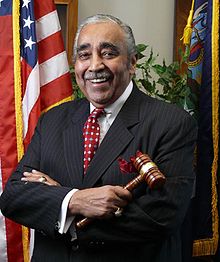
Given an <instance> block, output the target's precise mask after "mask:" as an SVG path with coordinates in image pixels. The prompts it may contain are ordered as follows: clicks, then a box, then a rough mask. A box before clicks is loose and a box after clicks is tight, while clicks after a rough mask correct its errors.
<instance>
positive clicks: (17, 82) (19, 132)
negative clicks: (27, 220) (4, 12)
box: [12, 0, 30, 262]
mask: <svg viewBox="0 0 220 262" xmlns="http://www.w3.org/2000/svg"><path fill="white" fill-rule="evenodd" d="M19 16H20V1H19V0H13V13H12V17H13V50H14V91H15V118H16V139H17V158H18V161H20V159H21V158H22V156H23V154H24V145H23V118H22V92H21V90H22V88H21V56H20V26H19V25H20V23H19ZM22 244H23V256H24V262H29V261H30V256H29V229H28V228H26V227H24V226H22Z"/></svg>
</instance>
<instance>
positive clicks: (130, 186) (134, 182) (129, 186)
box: [76, 175, 145, 229]
mask: <svg viewBox="0 0 220 262" xmlns="http://www.w3.org/2000/svg"><path fill="white" fill-rule="evenodd" d="M144 179H145V176H143V175H138V176H137V177H135V178H134V179H132V180H131V181H130V182H129V183H128V184H127V185H126V186H125V187H124V188H125V189H127V190H129V191H130V192H132V190H134V189H135V188H136V187H138V186H139V185H140V184H141V183H142V182H143V181H144ZM92 221H93V219H91V218H87V217H86V218H83V219H82V220H80V221H78V222H77V223H76V228H77V229H82V228H84V227H85V226H87V225H89V224H90V223H91V222H92Z"/></svg>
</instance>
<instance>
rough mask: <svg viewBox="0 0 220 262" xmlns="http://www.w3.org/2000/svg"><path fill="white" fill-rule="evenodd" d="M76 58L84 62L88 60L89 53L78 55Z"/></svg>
mask: <svg viewBox="0 0 220 262" xmlns="http://www.w3.org/2000/svg"><path fill="white" fill-rule="evenodd" d="M78 57H79V59H80V60H86V59H88V58H89V53H79V54H78Z"/></svg>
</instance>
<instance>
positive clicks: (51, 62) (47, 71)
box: [39, 51, 69, 86]
mask: <svg viewBox="0 0 220 262" xmlns="http://www.w3.org/2000/svg"><path fill="white" fill-rule="evenodd" d="M39 69H40V86H44V85H46V84H48V83H49V82H51V81H53V80H55V79H56V78H58V77H60V76H62V75H64V74H66V73H67V72H69V66H68V63H67V56H66V51H63V52H62V53H59V54H58V55H56V56H53V57H52V58H50V59H48V60H47V61H45V62H43V63H41V64H40V68H39Z"/></svg>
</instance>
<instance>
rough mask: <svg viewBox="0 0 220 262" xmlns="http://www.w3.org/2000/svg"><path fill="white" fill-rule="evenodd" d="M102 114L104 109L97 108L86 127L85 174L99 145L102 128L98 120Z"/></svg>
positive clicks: (84, 135)
mask: <svg viewBox="0 0 220 262" xmlns="http://www.w3.org/2000/svg"><path fill="white" fill-rule="evenodd" d="M102 113H104V109H103V108H95V109H94V110H93V111H92V113H91V114H90V116H89V117H88V119H87V121H86V123H85V125H84V130H83V137H84V174H85V173H86V171H87V168H88V166H89V163H90V162H91V160H92V158H93V156H94V155H95V152H96V150H97V148H98V145H99V137H100V127H99V123H98V118H99V117H100V115H101V114H102Z"/></svg>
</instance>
